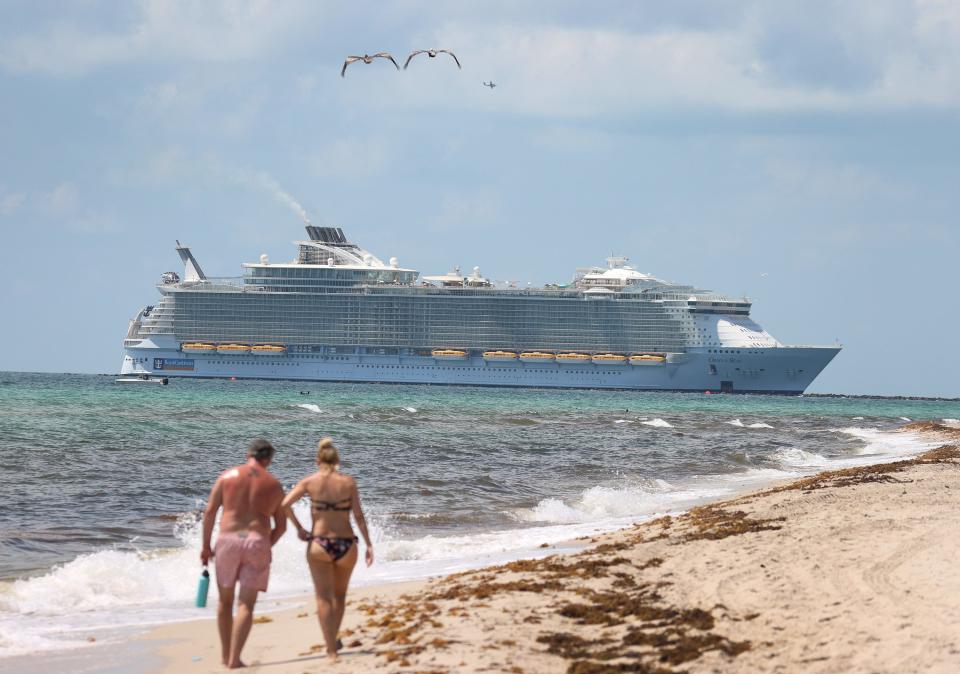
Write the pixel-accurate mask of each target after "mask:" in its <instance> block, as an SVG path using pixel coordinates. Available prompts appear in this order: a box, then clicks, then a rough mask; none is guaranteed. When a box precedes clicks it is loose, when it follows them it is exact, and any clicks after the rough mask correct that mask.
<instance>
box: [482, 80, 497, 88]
mask: <svg viewBox="0 0 960 674" xmlns="http://www.w3.org/2000/svg"><path fill="white" fill-rule="evenodd" d="M483 86H485V87H490V88H491V89H493V88H494V87H495V86H497V83H496V82H494V81H493V80H490V81H489V82H484V83H483Z"/></svg>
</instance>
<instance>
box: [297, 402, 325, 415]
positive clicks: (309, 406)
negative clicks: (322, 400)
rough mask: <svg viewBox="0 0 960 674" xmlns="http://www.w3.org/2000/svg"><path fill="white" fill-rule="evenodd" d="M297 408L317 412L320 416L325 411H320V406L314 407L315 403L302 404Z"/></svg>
mask: <svg viewBox="0 0 960 674" xmlns="http://www.w3.org/2000/svg"><path fill="white" fill-rule="evenodd" d="M297 407H300V408H302V409H305V410H307V411H308V412H316V413H317V414H320V413H321V412H323V410H322V409H320V406H319V405H314V404H313V403H300V404H299V405H297Z"/></svg>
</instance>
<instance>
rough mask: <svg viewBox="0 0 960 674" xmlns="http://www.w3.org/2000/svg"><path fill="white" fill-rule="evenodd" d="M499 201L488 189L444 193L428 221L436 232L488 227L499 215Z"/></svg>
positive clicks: (496, 195) (497, 196) (498, 197)
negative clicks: (435, 211)
mask: <svg viewBox="0 0 960 674" xmlns="http://www.w3.org/2000/svg"><path fill="white" fill-rule="evenodd" d="M500 201H501V200H500V196H499V195H498V194H496V193H492V192H488V191H481V192H474V193H470V194H464V193H461V194H445V195H443V197H442V198H441V200H440V203H439V209H438V211H437V213H436V214H435V215H434V216H433V217H431V218H430V220H429V223H430V226H431V227H432V229H433V230H434V231H437V232H452V231H456V230H464V229H474V228H483V227H490V226H491V225H492V224H494V223H495V222H496V221H497V220H498V219H499V217H500Z"/></svg>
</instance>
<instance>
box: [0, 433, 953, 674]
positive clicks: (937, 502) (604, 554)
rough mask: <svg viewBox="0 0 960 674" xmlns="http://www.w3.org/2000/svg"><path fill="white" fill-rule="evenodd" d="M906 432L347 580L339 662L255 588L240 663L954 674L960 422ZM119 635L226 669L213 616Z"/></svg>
mask: <svg viewBox="0 0 960 674" xmlns="http://www.w3.org/2000/svg"><path fill="white" fill-rule="evenodd" d="M906 430H912V431H919V432H921V433H924V434H925V435H928V436H929V437H932V438H935V439H937V440H939V441H942V442H943V443H944V444H943V445H942V446H941V447H939V448H938V449H933V450H930V451H927V452H925V453H923V454H921V455H919V456H917V457H915V458H911V459H905V460H899V461H893V462H889V463H880V464H875V465H869V466H859V467H853V468H845V469H840V470H832V471H826V472H821V473H818V474H815V475H813V476H810V477H804V478H800V479H796V480H792V481H789V482H787V483H785V484H780V485H778V486H773V487H767V488H763V489H760V490H757V491H753V492H749V493H746V494H743V495H739V496H734V497H732V498H725V499H724V500H720V501H716V502H712V503H709V504H707V505H703V506H699V507H695V508H692V509H690V510H689V511H687V512H685V513H683V514H681V515H677V516H665V517H661V518H658V519H656V520H652V521H647V522H643V523H640V524H636V525H633V526H632V527H629V528H626V529H622V530H619V531H615V532H612V533H606V534H599V535H596V536H594V537H589V538H588V540H586V541H580V542H581V543H584V544H586V545H589V546H590V547H588V548H586V549H584V550H581V551H579V552H565V553H562V554H553V555H550V556H547V557H543V558H539V559H525V560H521V561H515V562H510V563H507V564H502V565H498V566H494V567H487V568H481V569H476V570H472V571H465V572H459V573H454V574H452V575H446V576H440V577H437V578H434V579H431V580H426V581H410V582H404V583H394V584H387V585H371V586H367V587H362V588H359V589H356V590H353V591H352V592H351V593H350V595H348V602H349V604H348V607H347V614H346V617H345V620H344V629H343V631H342V636H343V640H344V642H345V644H346V649H345V651H344V653H343V655H342V656H341V658H340V659H339V662H337V663H328V662H327V661H326V660H325V658H324V657H323V656H322V650H323V647H322V638H321V636H320V632H319V628H318V627H317V624H316V621H315V619H313V615H312V597H309V596H306V597H301V598H300V599H299V600H292V599H283V600H273V602H274V603H283V604H286V605H288V606H289V605H290V604H296V605H294V606H293V607H292V608H287V609H284V610H280V611H277V612H275V613H274V612H271V613H264V612H262V609H264V608H267V607H268V606H269V604H270V603H271V600H270V599H262V600H261V602H260V603H259V607H260V608H261V612H258V616H259V617H260V618H261V620H260V622H259V624H257V625H255V626H254V629H253V631H252V634H251V637H250V640H249V641H248V644H247V648H246V649H245V653H244V658H245V661H246V662H247V663H248V664H250V665H251V668H250V669H251V670H252V671H263V672H276V673H278V674H286V673H288V672H289V673H290V674H300V673H301V672H303V671H305V669H310V670H312V669H313V668H315V667H323V668H325V669H327V670H329V671H331V672H363V671H373V670H375V669H376V670H381V671H390V672H393V671H398V672H399V671H420V672H427V671H428V672H461V671H463V672H469V671H507V672H514V673H527V674H530V673H533V672H571V673H572V674H601V673H606V672H611V673H612V672H614V671H640V672H659V673H661V674H666V673H667V672H675V671H689V672H738V673H739V672H744V673H746V672H765V671H770V672H773V671H823V672H834V671H851V672H861V671H862V672H877V671H882V672H886V671H889V672H905V671H925V672H926V671H933V672H939V671H943V672H947V671H956V670H957V669H960V634H957V633H956V630H955V629H953V628H952V626H953V625H956V624H957V623H958V622H960V599H958V598H960V578H958V577H957V575H956V574H955V573H954V569H953V568H952V567H953V563H952V560H955V559H958V558H960V520H958V518H956V516H955V514H956V513H957V512H958V511H960V448H958V443H960V431H958V430H957V429H956V428H951V427H948V426H944V425H941V424H937V423H932V422H922V423H915V424H910V425H909V426H908V427H907V428H906ZM123 647H124V645H123V644H120V645H116V646H114V645H107V644H104V646H103V649H106V650H110V651H112V649H116V648H123ZM129 647H130V648H132V649H134V650H136V651H138V652H139V653H140V656H138V666H137V667H135V668H134V669H136V670H137V671H151V672H153V671H157V672H170V673H173V672H183V671H190V672H214V671H224V670H223V668H222V667H221V666H220V664H219V657H218V655H219V646H218V643H217V638H216V626H215V623H214V621H213V620H211V619H201V620H196V621H192V622H182V623H172V624H167V625H162V626H159V627H156V628H154V629H152V630H151V631H150V632H149V633H148V634H146V635H144V636H143V637H141V638H139V639H135V640H133V641H131V642H129ZM100 650H101V649H100V648H97V649H90V650H86V649H84V650H83V651H82V652H77V653H76V659H77V660H78V661H79V660H81V659H83V658H87V659H88V660H89V659H90V656H92V655H94V653H95V652H96V651H100ZM318 651H319V652H320V654H318ZM130 652H133V651H130ZM51 657H52V654H51V656H47V655H45V654H37V655H35V656H31V657H30V664H31V665H32V667H31V668H30V669H25V670H20V671H31V669H32V671H42V669H43V663H44V662H45V661H47V662H49V661H50V658H51ZM17 659H19V658H17ZM60 659H61V660H62V661H63V662H66V661H67V660H68V656H66V655H65V654H60ZM24 663H25V664H26V660H25V661H24ZM148 663H149V664H148ZM255 663H258V666H253V665H255ZM11 664H13V661H12V659H11V660H6V661H5V662H2V663H0V669H2V668H4V667H5V666H8V665H11ZM105 664H106V663H105ZM678 668H680V669H678ZM76 671H94V670H82V669H77V670H76ZM96 671H121V670H119V669H107V670H103V669H101V670H96ZM124 671H127V670H124Z"/></svg>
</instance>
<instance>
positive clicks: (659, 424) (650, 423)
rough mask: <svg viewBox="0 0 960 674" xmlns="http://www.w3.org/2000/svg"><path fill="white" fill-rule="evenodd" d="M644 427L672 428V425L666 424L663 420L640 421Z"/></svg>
mask: <svg viewBox="0 0 960 674" xmlns="http://www.w3.org/2000/svg"><path fill="white" fill-rule="evenodd" d="M640 423H641V424H643V425H644V426H654V427H655V428H673V424H670V423H667V422H666V421H664V420H663V419H651V420H650V421H641V422H640Z"/></svg>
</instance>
